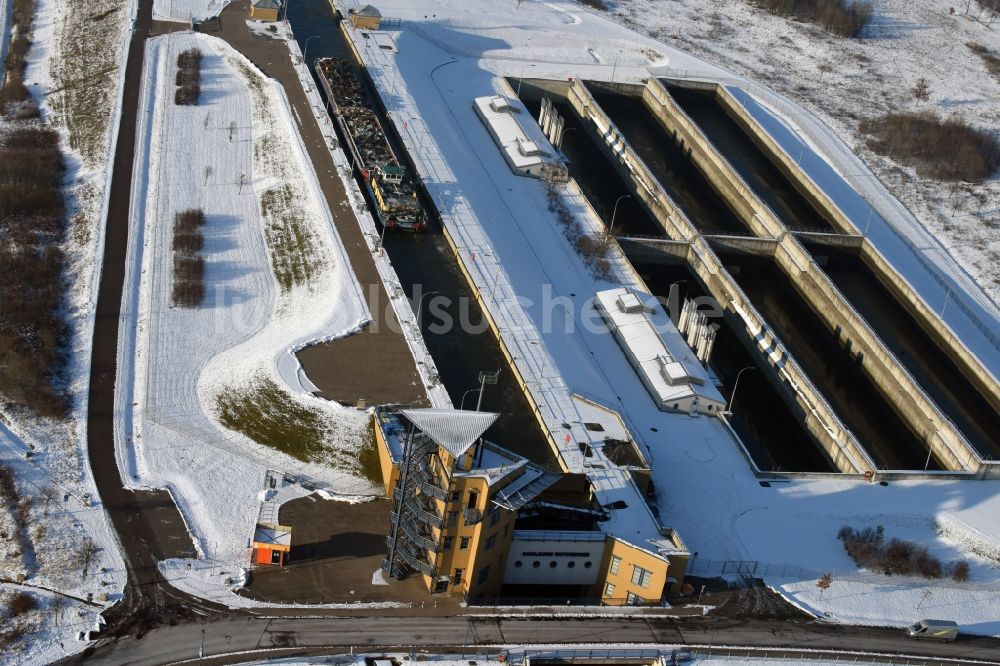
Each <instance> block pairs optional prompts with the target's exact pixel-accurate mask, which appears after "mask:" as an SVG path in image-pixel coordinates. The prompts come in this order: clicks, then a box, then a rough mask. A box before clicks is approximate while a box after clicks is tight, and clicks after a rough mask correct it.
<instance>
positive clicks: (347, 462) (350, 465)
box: [216, 378, 377, 478]
mask: <svg viewBox="0 0 1000 666" xmlns="http://www.w3.org/2000/svg"><path fill="white" fill-rule="evenodd" d="M216 407H217V409H218V414H219V421H220V422H221V423H222V424H223V425H224V426H225V427H227V428H229V429H230V430H234V431H236V432H239V433H242V434H244V435H246V436H247V437H249V438H250V439H252V440H253V441H255V442H257V443H258V444H262V445H264V446H266V447H268V448H272V449H275V450H276V451H281V452H282V453H285V454H287V455H289V456H292V457H293V458H295V459H297V460H301V461H303V462H307V463H317V464H325V465H329V466H331V467H333V468H334V469H338V470H341V471H344V472H348V473H350V474H355V475H358V476H365V477H366V478H370V477H368V472H367V471H366V470H365V467H366V465H370V463H362V462H361V461H360V460H359V455H358V454H359V450H360V449H362V442H361V441H360V439H361V438H362V437H363V435H361V434H354V433H351V432H349V431H347V430H346V429H345V428H343V427H338V426H339V425H340V424H338V423H337V422H336V420H335V419H333V418H331V417H330V416H328V415H327V414H325V413H323V412H322V411H321V410H320V409H318V408H311V407H307V406H305V405H302V404H300V403H299V402H297V401H295V400H294V399H293V398H292V397H291V396H290V395H289V394H288V393H286V392H285V391H283V390H282V389H281V388H280V387H279V386H278V385H277V384H276V383H275V382H274V381H273V380H271V379H265V378H258V379H256V380H254V381H252V382H250V384H249V386H248V387H245V388H230V389H228V390H227V391H225V392H223V393H222V394H220V395H219V396H217V397H216ZM376 478H377V477H376Z"/></svg>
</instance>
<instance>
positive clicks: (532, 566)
mask: <svg viewBox="0 0 1000 666" xmlns="http://www.w3.org/2000/svg"><path fill="white" fill-rule="evenodd" d="M540 566H542V563H541V562H539V561H538V560H535V561H534V562H532V563H531V568H532V569H537V568H538V567H540Z"/></svg>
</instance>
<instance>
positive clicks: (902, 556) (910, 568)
mask: <svg viewBox="0 0 1000 666" xmlns="http://www.w3.org/2000/svg"><path fill="white" fill-rule="evenodd" d="M837 538H838V539H840V540H841V541H842V542H843V543H844V549H845V550H847V554H848V555H849V556H850V558H851V559H852V560H854V563H855V564H857V565H858V566H859V567H864V568H865V569H870V570H872V571H879V570H880V571H882V572H883V573H885V575H887V576H891V575H907V574H914V573H919V574H920V575H922V576H924V577H925V578H940V577H941V574H942V572H943V567H942V566H941V561H940V560H938V559H937V558H936V557H934V556H933V555H931V554H930V553H929V552H928V551H927V548H925V547H922V546H921V547H918V546H917V545H916V544H914V543H912V542H910V541H903V540H902V539H892V540H890V541H889V543H887V544H886V543H884V542H885V532H884V530H883V528H882V526H881V525H879V526H878V527H876V528H875V529H872V528H870V527H866V528H865V529H863V530H860V531H858V530H855V529H854V528H852V527H850V526H847V525H845V526H844V527H842V528H840V531H839V532H837ZM956 566H957V565H956ZM966 566H968V565H966Z"/></svg>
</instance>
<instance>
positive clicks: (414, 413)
mask: <svg viewBox="0 0 1000 666" xmlns="http://www.w3.org/2000/svg"><path fill="white" fill-rule="evenodd" d="M402 411H403V416H405V417H406V418H408V419H409V420H410V421H411V422H412V423H413V425H415V426H417V427H418V428H420V430H421V431H422V432H423V433H425V434H426V435H427V436H428V437H430V438H431V439H433V440H434V441H435V442H437V443H438V444H439V445H440V446H442V447H444V448H445V449H446V450H447V451H448V453H450V454H451V455H453V456H455V457H456V458H457V457H458V456H460V455H462V454H463V453H465V452H466V451H468V450H469V447H470V446H472V445H473V444H475V443H476V440H477V439H479V438H480V437H482V436H483V433H484V432H486V430H487V428H489V427H490V426H491V425H493V423H494V422H495V421H496V420H497V417H499V416H500V415H499V414H495V413H493V412H471V411H467V410H460V409H404V410H402Z"/></svg>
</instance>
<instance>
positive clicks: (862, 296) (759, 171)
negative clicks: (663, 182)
mask: <svg viewBox="0 0 1000 666" xmlns="http://www.w3.org/2000/svg"><path fill="white" fill-rule="evenodd" d="M668 90H669V91H670V94H671V96H672V97H673V98H674V99H675V100H676V101H677V103H678V104H679V105H680V106H681V108H683V109H684V111H685V112H686V113H687V114H688V116H689V117H690V118H691V120H692V121H694V122H695V124H697V125H698V126H699V127H700V128H701V130H702V131H703V132H704V133H705V135H706V136H707V137H708V139H709V140H710V141H711V142H712V143H713V144H714V145H715V147H716V148H717V149H718V150H719V152H721V153H722V155H723V156H724V157H725V158H726V159H727V160H728V161H729V162H730V164H732V165H733V167H734V168H735V169H736V171H737V172H739V174H740V175H741V176H742V177H743V179H744V180H745V181H746V183H747V185H748V186H749V187H750V188H751V189H752V190H753V191H754V192H755V193H756V194H757V196H759V197H760V198H761V199H762V200H763V201H764V202H765V203H766V204H767V205H768V206H770V207H771V209H772V210H773V211H774V212H775V213H776V214H777V215H778V217H779V218H780V219H781V221H782V222H783V223H784V224H785V225H786V226H788V227H789V228H790V229H809V230H819V231H825V232H832V231H833V226H832V225H831V224H830V222H829V221H828V220H826V219H825V218H824V216H823V215H822V213H821V212H820V211H819V210H817V208H816V206H814V205H813V204H812V203H810V202H809V201H807V200H806V198H805V197H803V195H802V194H801V193H800V192H799V191H798V190H797V189H796V188H795V186H794V185H793V184H792V183H791V182H790V180H789V178H788V177H787V176H786V175H785V174H784V173H783V172H782V171H780V170H779V169H778V168H777V167H776V166H775V165H774V163H773V162H772V161H771V158H770V156H768V155H767V154H766V153H765V152H763V151H762V150H761V149H760V148H759V147H758V146H757V144H755V143H754V142H753V141H752V140H751V138H750V137H749V135H748V134H747V133H746V132H745V131H744V130H743V128H742V127H740V125H739V124H738V123H736V122H735V121H734V120H733V119H732V118H731V117H730V116H729V115H728V114H727V113H726V111H725V110H724V109H723V108H722V106H720V105H719V104H718V103H717V101H716V98H715V94H714V92H709V91H702V90H693V89H689V88H683V87H679V86H673V85H671V86H668ZM806 249H807V250H809V252H810V253H811V254H812V255H813V257H814V258H815V259H816V260H817V263H818V264H819V266H820V268H821V269H822V270H823V271H824V272H825V273H826V274H827V275H828V276H829V277H830V279H831V280H832V281H833V283H834V284H835V285H836V286H837V288H838V289H839V290H840V292H841V293H842V294H843V295H844V297H845V298H846V299H847V300H848V301H849V302H850V303H851V305H852V306H853V307H854V308H855V309H856V310H857V311H858V313H859V314H860V315H861V316H862V317H863V318H864V319H865V320H866V321H867V323H868V325H869V326H871V327H872V328H873V329H874V330H875V331H876V333H877V334H878V335H879V337H880V338H881V339H882V341H883V342H884V343H885V344H886V346H888V347H889V349H890V351H892V353H893V354H894V355H895V356H896V358H897V359H898V360H899V361H900V362H901V363H902V364H903V366H904V367H906V369H907V370H908V371H909V372H910V374H911V375H912V376H913V378H914V379H915V380H916V381H917V383H918V384H920V386H921V388H923V390H924V391H925V392H926V393H927V395H928V396H929V397H930V398H931V400H933V401H934V402H935V403H936V404H937V406H938V407H939V408H940V409H941V411H942V412H944V414H945V415H946V416H947V417H948V418H949V419H951V421H952V422H953V423H954V424H955V425H956V426H957V427H958V428H959V429H960V430H961V431H962V433H963V434H964V435H965V437H966V438H967V439H968V440H969V442H970V443H971V444H972V445H973V446H974V447H975V448H976V449H977V450H978V451H979V453H980V454H981V455H982V456H983V457H984V458H988V459H1000V442H998V441H997V437H998V435H997V433H1000V413H998V412H997V410H996V409H994V408H993V406H992V405H991V403H990V401H989V400H988V399H987V398H986V397H985V396H984V395H983V394H982V392H981V391H979V390H977V389H976V388H975V387H974V386H973V385H972V384H971V383H970V382H969V380H968V379H967V377H966V375H965V374H964V373H963V372H962V371H961V370H960V369H959V367H958V365H956V363H955V361H954V360H953V359H952V356H951V354H950V353H949V352H948V351H947V349H945V348H942V347H941V345H939V344H938V343H937V342H935V341H934V340H933V339H932V338H931V337H930V336H929V335H928V334H927V332H926V331H925V329H924V328H923V327H922V326H921V324H920V322H919V321H917V319H916V318H915V317H914V316H913V315H912V313H911V312H910V311H909V310H908V309H907V308H906V307H904V306H903V305H902V304H900V302H899V300H898V299H897V298H895V297H894V296H893V295H892V293H891V292H890V291H889V290H888V289H887V288H886V287H885V285H884V284H883V282H882V280H881V279H879V276H878V274H877V272H876V271H875V270H874V269H873V268H872V267H871V266H869V265H868V264H867V263H866V262H865V260H864V258H863V257H862V256H860V254H859V252H858V251H857V250H844V249H838V248H836V247H833V246H828V245H819V244H812V243H806Z"/></svg>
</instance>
